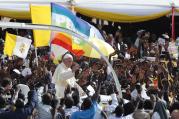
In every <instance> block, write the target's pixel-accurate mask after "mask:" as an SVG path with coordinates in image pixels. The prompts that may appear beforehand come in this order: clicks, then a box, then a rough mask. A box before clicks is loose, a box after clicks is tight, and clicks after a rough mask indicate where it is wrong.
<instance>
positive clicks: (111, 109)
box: [104, 94, 118, 113]
mask: <svg viewBox="0 0 179 119" xmlns="http://www.w3.org/2000/svg"><path fill="white" fill-rule="evenodd" d="M111 97H112V104H111V105H108V106H106V107H105V109H104V110H105V111H106V112H109V113H112V112H114V111H115V109H116V107H117V106H118V100H117V97H116V94H112V95H111Z"/></svg>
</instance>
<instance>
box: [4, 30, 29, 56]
mask: <svg viewBox="0 0 179 119" xmlns="http://www.w3.org/2000/svg"><path fill="white" fill-rule="evenodd" d="M31 42H32V40H31V39H28V38H25V37H21V36H16V35H13V34H10V33H7V32H6V39H5V44H4V54H5V55H8V56H12V55H16V56H18V57H20V58H23V59H25V58H26V57H27V54H28V50H29V48H30V45H31Z"/></svg>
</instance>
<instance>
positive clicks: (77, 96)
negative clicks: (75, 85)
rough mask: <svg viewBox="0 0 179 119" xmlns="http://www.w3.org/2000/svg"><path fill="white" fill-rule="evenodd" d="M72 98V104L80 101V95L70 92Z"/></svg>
mask: <svg viewBox="0 0 179 119" xmlns="http://www.w3.org/2000/svg"><path fill="white" fill-rule="evenodd" d="M72 98H73V101H74V106H77V105H78V104H79V102H80V96H79V95H77V94H72Z"/></svg>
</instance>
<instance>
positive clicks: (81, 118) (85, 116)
mask: <svg viewBox="0 0 179 119" xmlns="http://www.w3.org/2000/svg"><path fill="white" fill-rule="evenodd" d="M96 110H97V102H96V101H95V102H93V104H92V106H91V107H90V108H89V109H87V110H83V111H77V112H74V113H73V114H72V115H71V118H70V119H94V116H95V114H96Z"/></svg>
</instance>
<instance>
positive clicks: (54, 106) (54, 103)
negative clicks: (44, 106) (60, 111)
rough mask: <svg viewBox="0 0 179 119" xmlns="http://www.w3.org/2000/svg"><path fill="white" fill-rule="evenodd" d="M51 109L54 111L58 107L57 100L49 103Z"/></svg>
mask: <svg viewBox="0 0 179 119" xmlns="http://www.w3.org/2000/svg"><path fill="white" fill-rule="evenodd" d="M51 106H52V108H54V109H56V108H58V107H59V101H58V100H57V99H53V100H52V103H51Z"/></svg>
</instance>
